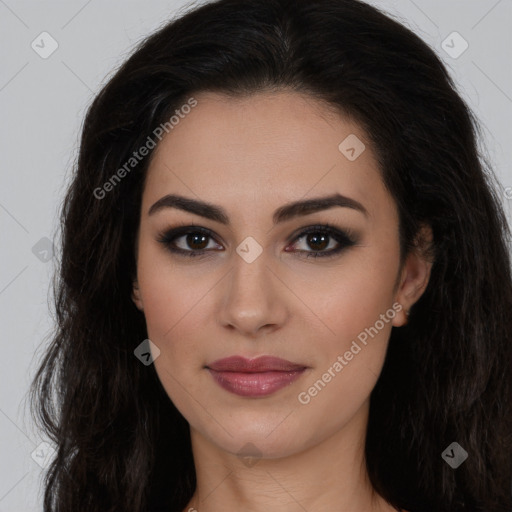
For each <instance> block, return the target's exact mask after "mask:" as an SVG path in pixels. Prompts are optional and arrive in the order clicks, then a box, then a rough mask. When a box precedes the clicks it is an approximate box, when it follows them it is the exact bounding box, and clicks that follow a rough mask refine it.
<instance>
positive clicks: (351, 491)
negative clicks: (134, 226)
mask: <svg viewBox="0 0 512 512" xmlns="http://www.w3.org/2000/svg"><path fill="white" fill-rule="evenodd" d="M194 97H195V98H196V99H197V101H198V104H197V106H196V107H195V108H193V109H192V111H191V113H190V114H188V115H187V116H186V117H185V118H184V119H182V120H180V122H179V124H178V125H176V126H175V127H174V129H173V130H172V131H171V132H170V133H169V134H168V135H167V136H166V137H164V138H163V139H162V141H161V142H160V143H159V145H158V147H157V148H156V150H155V152H154V154H153V157H152V160H151V163H150V166H149V169H148V174H147V180H146V183H145V188H144V193H143V198H142V205H141V222H140V229H139V234H138V247H137V279H136V281H135V282H134V288H133V300H134V302H135V304H136V305H137V307H138V308H139V309H141V310H142V311H143V312H144V314H145V317H146V322H147V327H148V337H149V339H151V340H152V342H153V343H154V344H155V345H156V346H157V347H158V348H159V350H160V355H159V356H158V357H157V358H156V359H155V361H154V364H155V369H156V371H157V374H158V377H159V379H160V380H161V382H162V385H163V387H164V388H165V390H166V392H167V394H168V395H169V398H170V399H171V400H172V401H173V402H174V404H175V405H176V407H177V408H178V409H179V410H180V412H181V413H182V414H183V416H184V417H185V418H186V419H187V421H188V422H189V424H190V428H191V440H192V448H193V454H194V462H195V468H196V474H197V482H198V483H197V489H196V492H195V494H194V496H193V498H192V499H191V501H190V503H189V504H188V506H187V507H186V508H185V509H184V511H189V510H191V509H192V510H194V509H195V510H197V511H199V512H214V511H219V510H226V511H234V510H246V511H251V512H260V511H265V512H268V510H280V511H281V512H299V511H303V510H307V511H308V512H317V511H318V512H320V511H325V510H340V511H347V512H348V511H351V512H369V511H373V512H377V511H379V512H382V511H393V510H395V509H394V508H393V507H391V506H390V505H389V504H388V503H387V502H386V501H385V500H383V499H382V498H381V497H380V496H379V495H377V494H376V493H375V492H374V491H373V489H372V487H371V485H370V483H369V480H368V477H367V473H366V469H365V465H364V456H363V455H364V440H365V430H366V425H367V421H368V411H369V397H370V393H371V391H372V389H373V388H374V386H375V384H376V382H377V379H378V376H379V374H380V371H381V369H382V366H383V363H384V358H385V355H386V349H387V345H388V340H389V335H390V332H391V329H392V326H395V327H400V326H401V325H403V324H404V323H405V322H406V315H405V311H406V310H409V308H410V307H411V306H412V304H414V302H416V301H417V300H418V299H419V297H420V296H421V294H422V293H423V292H424V290H425V288H426V286H427V284H428V279H429V277H430V269H431V264H430V263H429V262H428V261H427V260H426V258H424V257H423V254H422V253H421V252H420V251H418V252H416V253H411V254H409V255H408V257H407V260H406V262H405V265H404V266H403V268H402V269H400V267H399V239H398V213H397V210H396V205H395V203H394V201H393V199H392V197H391V196H390V195H389V193H388V192H387V190H386V189H385V188H384V185H383V182H382V180H381V177H380V171H379V168H378V165H377V162H376V159H375V156H374V153H373V152H372V149H371V147H370V143H369V142H368V138H367V137H366V135H365V133H364V132H363V131H362V129H361V128H360V127H359V126H358V125H357V124H356V123H354V122H352V121H351V120H350V119H348V118H346V117H342V116H341V115H339V114H336V113H334V112H333V111H332V110H329V109H328V108H327V107H326V106H325V105H324V104H322V103H320V102H319V101H318V100H316V99H313V98H311V97H308V96H305V95H301V94H299V93H297V92H292V91H286V90H282V91H279V92H259V93H257V94H253V95H250V96H247V97H244V98H237V99H233V98H228V97H227V96H224V95H221V94H216V93H211V92H209V93H201V94H198V95H195V96H194ZM350 134H355V135H356V136H357V137H358V138H359V139H360V140H361V141H363V142H364V144H365V146H366V149H365V150H364V151H363V152H362V153H361V155H360V156H359V157H358V158H357V159H356V160H354V161H350V160H349V159H347V158H346V157H345V156H344V155H343V154H342V153H341V152H340V150H339V149H338V145H339V144H340V142H341V141H343V140H344V139H345V138H346V137H347V136H348V135H350ZM334 192H338V193H340V194H343V195H346V196H348V197H350V198H353V199H355V200H357V201H359V202H360V203H362V204H363V205H364V207H365V208H366V209H367V211H368V216H365V215H363V214H362V213H361V212H359V211H357V210H354V209H350V208H346V207H332V208H329V209H326V210H323V211H319V212H315V213H312V214H308V215H304V216H301V217H296V218H293V219H289V220H288V221H286V222H283V223H281V224H277V225H275V226H273V224H272V214H273V212H274V210H275V209H276V208H278V207H280V206H282V205H284V204H285V203H288V202H291V201H296V200H301V199H310V198H313V197H319V196H325V195H330V194H332V193H334ZM170 193H173V194H181V195H184V196H186V197H190V198H192V199H200V200H202V201H207V202H209V203H213V204H215V205H218V206H221V207H222V208H224V209H225V210H226V213H227V214H228V216H229V219H230V224H229V225H227V226H226V225H223V224H221V223H219V222H216V221H213V220H210V219H206V218H204V217H201V216H199V215H196V214H193V213H189V212H185V211H182V210H178V209H176V208H163V209H161V210H159V211H157V212H156V213H153V214H152V215H149V214H148V210H149V209H150V207H151V205H153V204H154V203H155V202H156V201H157V200H159V199H160V198H161V197H163V196H164V195H166V194H170ZM179 223H182V224H184V225H196V226H197V225H199V226H202V227H205V228H207V229H210V230H211V231H212V232H213V237H214V238H208V239H207V240H206V242H205V243H204V244H203V245H200V244H198V243H197V241H196V242H195V243H196V245H192V246H191V245H190V244H187V238H186V236H181V237H180V238H179V239H176V240H175V244H176V245H178V247H180V248H182V249H184V250H189V251H192V250H198V249H197V248H198V247H200V248H204V247H207V249H206V250H207V251H208V252H207V253H206V255H203V256H198V257H194V258H187V257H186V256H180V255H175V254H172V253H170V252H169V250H168V249H167V248H166V247H165V245H164V244H162V243H161V242H159V241H158V238H159V237H160V236H161V235H162V234H163V233H165V232H166V231H167V230H168V229H169V228H172V227H175V226H176V225H177V224H179ZM324 223H330V224H332V225H334V226H336V227H337V228H339V229H341V230H346V229H350V230H352V231H353V233H355V234H356V235H357V240H356V243H355V245H353V246H351V247H346V248H345V249H344V250H342V251H341V252H340V253H338V254H337V255H336V256H334V257H332V258H321V257H319V258H306V257H305V255H306V253H307V252H309V253H312V252H315V251H324V252H328V251H329V250H330V249H332V248H334V247H336V246H338V243H337V242H336V240H335V239H333V238H329V239H328V240H327V242H326V244H325V247H324V248H322V249H319V245H315V243H314V242H313V243H308V237H307V236H302V237H301V238H300V239H298V238H297V237H298V236H299V235H300V233H301V231H302V230H303V229H304V228H306V227H308V226H311V225H315V224H324ZM423 235H424V237H425V239H428V238H430V237H431V231H430V230H429V229H428V228H425V230H424V232H423ZM249 236H250V237H253V238H254V239H255V240H256V241H257V242H258V243H259V244H260V245H261V247H262V249H263V252H262V253H261V254H260V255H259V256H258V257H257V258H256V259H255V260H254V261H253V262H251V263H248V262H247V261H245V260H244V259H243V258H242V257H241V256H239V254H238V253H237V252H236V248H237V246H239V244H240V243H241V242H242V241H243V240H244V239H245V238H246V237H249ZM291 236H293V238H292V239H291V240H290V237H291ZM189 240H190V238H189ZM193 243H194V242H193V241H192V244H193ZM327 244H328V245H327ZM286 248H288V250H285V249H286ZM300 251H304V252H303V253H302V254H301V253H300ZM394 303H395V304H396V303H398V304H399V305H401V306H402V310H401V311H399V312H397V313H396V315H394V318H392V319H390V318H389V317H388V321H387V322H384V327H383V328H381V330H379V332H378V334H377V335H374V337H373V338H371V337H369V338H368V343H367V345H366V346H363V348H362V350H361V351H360V352H358V353H357V355H355V356H354V357H353V359H352V360H351V361H350V362H348V364H347V365H346V366H344V368H343V370H342V371H341V372H338V373H336V376H335V377H334V378H332V379H331V381H330V382H329V383H328V384H327V385H326V386H325V387H324V388H323V389H322V390H321V391H320V392H318V393H317V394H316V396H314V397H311V400H310V401H309V403H307V404H302V403H300V402H299V400H298V395H299V393H301V392H304V391H306V392H307V390H308V389H309V388H310V387H311V386H312V385H313V383H315V382H316V381H317V380H318V379H321V378H322V375H323V374H324V373H326V372H327V371H328V369H329V368H330V367H332V366H333V363H334V362H335V361H336V360H337V357H338V356H339V355H343V354H344V353H345V352H347V351H348V350H349V349H350V346H351V343H352V342H353V341H354V340H356V339H357V336H358V334H360V333H361V332H362V331H364V329H365V328H369V327H370V326H374V325H375V323H376V321H377V320H379V318H381V317H380V315H381V314H386V311H387V310H390V309H391V310H393V308H392V305H393V304H394ZM360 345H361V344H360ZM230 355H243V356H245V357H247V358H254V357H257V356H260V355H273V356H277V357H281V358H284V359H287V360H289V361H292V362H296V363H301V364H303V365H305V366H307V367H308V369H307V370H306V371H305V372H304V374H303V375H302V376H301V377H300V378H299V379H298V380H296V381H295V382H293V383H291V384H290V385H288V386H287V387H285V388H283V389H281V390H279V391H277V392H275V393H274V394H272V395H270V396H267V397H264V398H254V397H249V398H247V397H241V396H238V395H234V394H232V393H230V392H228V391H226V390H224V389H223V388H221V387H220V386H219V385H218V384H217V383H216V382H215V381H214V380H213V378H212V377H211V375H210V373H209V371H208V370H207V369H205V365H206V364H208V363H211V362H213V361H215V360H217V359H220V358H223V357H227V356H230ZM247 443H252V445H254V446H255V447H256V448H257V450H258V456H256V457H255V459H254V460H253V463H252V464H248V463H247V462H246V461H245V460H244V459H242V457H240V456H238V455H237V454H238V453H239V452H240V451H241V450H242V448H243V447H244V446H245V445H246V444H247Z"/></svg>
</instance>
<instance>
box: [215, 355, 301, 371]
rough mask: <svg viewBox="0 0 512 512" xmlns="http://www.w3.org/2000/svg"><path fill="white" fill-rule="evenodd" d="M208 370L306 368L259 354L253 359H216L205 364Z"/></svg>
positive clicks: (284, 369)
mask: <svg viewBox="0 0 512 512" xmlns="http://www.w3.org/2000/svg"><path fill="white" fill-rule="evenodd" d="M206 368H209V369H210V370H214V371H218V372H244V373H257V372H272V371H275V372H289V371H296V370H303V369H305V368H306V366H304V365H303V364H297V363H292V362H291V361H287V360H286V359H281V358H279V357H273V356H261V357H257V358H255V359H246V358H245V357H242V356H231V357H226V358H224V359H218V360H217V361H214V362H213V363H210V364H208V365H207V366H206Z"/></svg>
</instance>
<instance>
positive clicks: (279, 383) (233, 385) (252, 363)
mask: <svg viewBox="0 0 512 512" xmlns="http://www.w3.org/2000/svg"><path fill="white" fill-rule="evenodd" d="M206 368H207V369H208V370H209V372H210V374H211V375H212V377H213V378H214V380H215V381H216V382H217V384H219V385H220V386H221V387H222V388H223V389H225V390H227V391H230V392H231V393H234V394H236V395H240V396H247V397H261V396H268V395H270V394H272V393H275V392H276V391H278V390H279V389H281V388H284V387H285V386H288V385H289V384H291V383H292V382H293V381H295V380H297V379H298V378H299V377H300V376H301V375H302V374H303V373H304V371H305V370H306V368H307V367H306V366H304V365H301V364H296V363H292V362H290V361H286V360H285V359H280V358H278V357H272V356H261V357H257V358H256V359H246V358H244V357H241V356H232V357H227V358H225V359H219V360H217V361H215V362H213V363H210V364H208V365H207V366H206Z"/></svg>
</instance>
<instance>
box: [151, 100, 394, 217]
mask: <svg viewBox="0 0 512 512" xmlns="http://www.w3.org/2000/svg"><path fill="white" fill-rule="evenodd" d="M194 98H195V99H196V100H197V105H196V106H195V107H194V108H192V109H190V112H189V113H188V114H186V115H184V114H182V116H180V120H179V122H178V123H177V124H176V125H175V126H174V127H173V128H172V130H171V131H170V132H169V133H168V134H167V135H165V136H164V137H163V139H162V141H161V142H160V143H159V144H158V146H157V148H156V150H155V153H154V155H153V158H152V161H151V164H150V166H149V169H148V175H147V179H146V186H145V191H144V197H143V209H144V208H145V209H146V211H147V208H148V207H149V206H150V204H149V203H151V204H153V202H155V201H156V200H158V199H159V198H160V197H161V196H162V195H164V194H166V193H172V192H175V193H183V194H186V195H189V196H197V197H198V198H201V199H203V200H206V201H210V202H212V203H217V204H223V205H225V207H226V209H228V210H229V205H230V204H236V205H238V206H239V205H241V204H242V205H246V207H247V208H248V209H251V207H252V209H253V212H254V208H265V205H269V207H271V206H280V205H281V204H282V203H284V202H287V201H291V200H298V199H300V198H304V197H306V198H307V197H308V196H311V197H315V196H319V195H328V194H332V193H333V192H338V193H340V194H343V195H346V196H349V197H353V198H354V199H356V200H358V201H360V202H363V203H367V205H366V206H367V208H368V210H369V211H370V214H372V209H378V208H379V204H378V203H379V201H381V202H384V203H386V202H388V203H389V199H390V198H389V197H387V193H386V191H385V189H384V187H383V184H382V180H381V176H380V170H379V168H378V164H377V161H376V159H375V157H374V154H373V152H372V150H371V148H370V145H369V141H368V137H367V135H366V134H365V133H364V132H363V131H362V129H361V128H360V127H359V126H358V125H357V124H356V123H355V122H353V121H351V120H350V119H348V118H346V117H343V116H342V115H340V114H337V113H335V112H334V111H333V110H332V109H329V108H328V107H327V106H326V105H325V104H323V103H321V102H319V101H318V100H316V99H314V98H312V97H309V96H306V95H303V94H299V93H296V92H288V91H280V92H261V93H256V94H252V95H250V96H244V97H237V98H233V97H228V96H226V95H223V94H218V93H212V92H208V93H200V94H196V95H194ZM344 141H346V142H344ZM340 143H341V146H340ZM347 149H348V150H349V152H348V153H347V152H346V151H347ZM352 149H353V150H354V151H351V150H352ZM350 151H351V152H350ZM354 153H355V156H356V158H355V159H354V158H353V156H354ZM347 155H348V156H349V157H351V158H348V157H347ZM372 204H373V206H372ZM384 206H386V205H384V204H383V205H380V207H384ZM244 213H245V212H242V214H244Z"/></svg>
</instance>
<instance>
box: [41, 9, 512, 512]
mask: <svg viewBox="0 0 512 512" xmlns="http://www.w3.org/2000/svg"><path fill="white" fill-rule="evenodd" d="M477 133H478V125H477V122H476V120H475V119H474V117H473V115H472V113H471V111H470V109H469V108H468V106H467V105H466V104H465V103H464V101H463V100H462V99H461V97H460V96H459V95H458V94H457V92H456V90H455V87H454V85H453V83H452V81H451V79H450V77H449V76H448V74H447V72H446V70H445V68H444V66H443V65H442V63H441V62H440V60H439V58H438V57H437V56H436V55H435V53H434V52H433V51H432V50H431V49H430V48H429V47H428V46H427V45H426V44H425V43H423V42H422V41H421V40H420V39H419V38H418V37H417V36H416V35H414V34H413V33H412V32H411V31H410V30H408V29H407V28H405V27H403V26H402V25H400V24H398V23H397V22H395V21H393V20H392V19H390V18H389V17H387V16H386V15H384V14H383V13H381V12H380V11H378V10H377V9H375V8H373V7H370V6H369V5H366V4H365V3H363V2H360V1H357V0H314V1H310V0H308V1H306V0H299V1H296V0H295V1H291V0H260V1H258V2H250V1H242V0H220V1H216V2H212V3H208V4H205V5H203V6H201V7H199V8H196V9H194V10H191V11H190V12H188V13H187V14H185V15H184V16H182V17H181V18H180V19H178V20H176V21H173V22H171V23H168V24H167V25H165V26H164V27H163V28H162V29H160V30H159V31H158V32H156V33H155V34H153V35H152V36H150V37H149V38H148V39H147V40H145V41H144V42H143V43H142V44H141V45H140V46H139V48H138V49H137V50H136V51H135V52H134V54H133V55H132V56H131V57H130V58H129V59H128V60H127V62H126V63H125V64H124V65H123V66H122V67H121V68H120V69H119V70H118V71H117V73H116V74H115V75H114V77H113V78H112V79H111V80H110V81H109V82H108V83H107V85H106V86H105V87H104V88H103V89H102V91H101V92H100V93H99V94H98V96H97V97H96V99H95V100H94V102H93V104H92V105H91V107H90V109H89V111H88V113H87V116H86V120H85V124H84V129H83V134H82V140H81V148H80V156H79V159H78V163H77V169H76V173H75V175H74V180H73V183H72V184H71V186H70V189H69V192H68V194H67V197H66V200H65V204H64V207H63V211H62V227H63V246H62V251H63V252H62V266H61V271H60V280H59V283H58V289H57V301H56V309H57V314H58V329H57V332H56V333H55V336H54V339H53V343H52V344H51V346H50V347H49V349H48V353H47V356H46V358H45V359H44V361H43V362H42V364H41V368H40V369H39V372H38V374H37V375H36V377H35V379H34V383H33V388H32V389H33V407H34V409H35V412H36V413H37V417H38V418H37V419H38V420H39V421H40V424H41V427H42V428H44V429H45V431H46V433H47V435H48V436H50V438H51V439H52V440H53V441H54V442H55V443H57V447H58V451H57V455H56V458H55V460H54V462H53V464H52V465H51V467H50V470H49V473H48V475H47V479H46V482H45V486H46V487H45V511H48V512H50V511H52V512H53V511H64V510H66V511H68V510H73V511H81V510H84V511H85V510H87V511H88V512H91V511H103V512H104V511H106V510H109V511H123V512H128V511H141V510H148V511H157V510H159V511H164V510H165V511H177V512H182V511H183V512H184V511H194V510H196V511H199V512H211V511H215V510H253V511H260V510H280V511H296V510H307V511H308V512H316V511H326V510H327V511H335V510H336V511H337V510H343V511H351V512H352V511H354V512H363V511H364V512H376V511H380V512H383V511H393V510H403V511H408V512H418V511H433V510H435V511H450V512H454V511H472V512H474V511H486V512H489V511H505V510H510V509H511V508H512V499H511V492H510V487H511V480H512V468H511V460H512V457H511V454H512V453H511V452H512V449H511V432H512V413H511V408H510V403H511V398H512V386H511V384H512V373H511V370H510V368H511V367H512V365H511V362H512V334H511V332H512V331H511V318H510V310H511V306H512V279H511V275H510V256H509V253H508V247H507V239H506V237H507V235H509V231H508V227H507V224H506V219H505V216H504V213H503V210H502V208H501V206H500V203H499V199H498V197H497V195H496V190H495V188H494V187H495V185H496V183H495V182H494V181H493V179H494V175H493V173H492V171H491V170H489V169H488V166H484V164H483V163H482V162H481V161H480V159H479V156H478V153H477V145H476V134H477ZM56 390H58V391H57V392H56ZM53 398H55V399H56V402H57V405H55V403H53V402H52V399H53Z"/></svg>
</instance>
